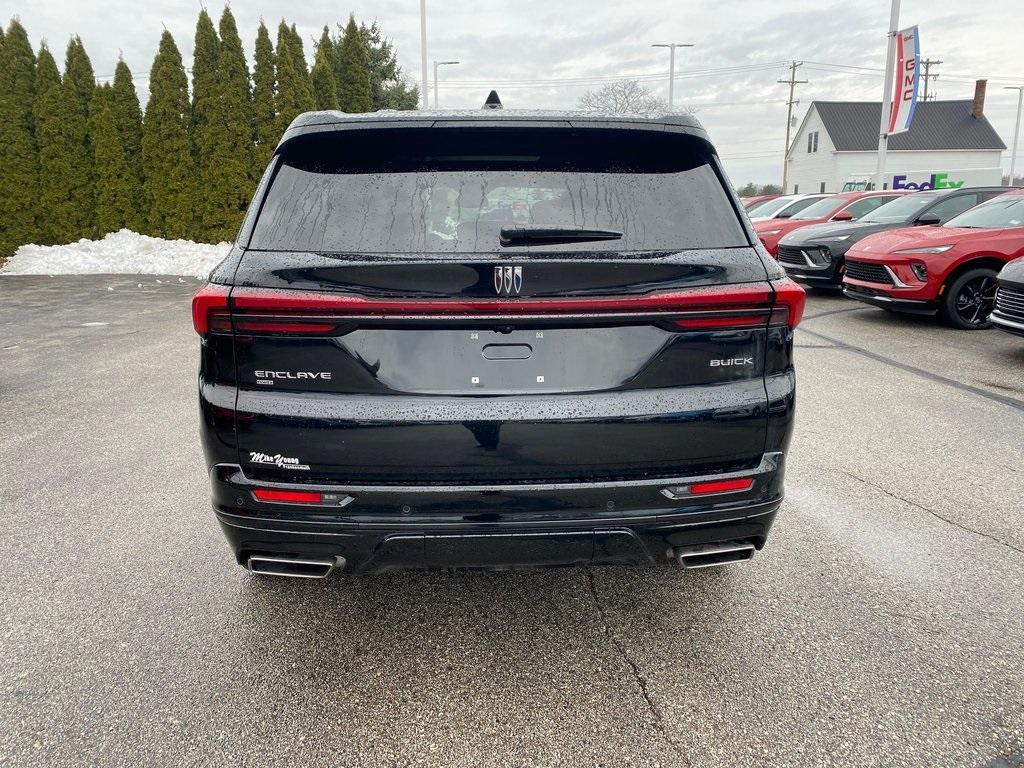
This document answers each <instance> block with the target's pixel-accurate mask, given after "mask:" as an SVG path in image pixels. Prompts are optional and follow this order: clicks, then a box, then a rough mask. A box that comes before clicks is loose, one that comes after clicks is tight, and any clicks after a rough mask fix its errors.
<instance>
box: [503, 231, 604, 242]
mask: <svg viewBox="0 0 1024 768" xmlns="http://www.w3.org/2000/svg"><path fill="white" fill-rule="evenodd" d="M621 239H622V233H621V232H616V231H615V230H614V229H575V228H572V227H502V228H501V244H502V245H555V244H558V243H585V242H589V241H593V240H621Z"/></svg>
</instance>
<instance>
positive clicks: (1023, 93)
mask: <svg viewBox="0 0 1024 768" xmlns="http://www.w3.org/2000/svg"><path fill="white" fill-rule="evenodd" d="M1003 87H1004V88H1005V89H1006V90H1008V91H1016V92H1017V124H1016V125H1015V126H1014V128H1013V149H1012V150H1010V186H1011V187H1012V186H1013V172H1014V170H1016V167H1017V139H1018V138H1019V137H1020V108H1021V104H1022V103H1024V85H1004V86H1003Z"/></svg>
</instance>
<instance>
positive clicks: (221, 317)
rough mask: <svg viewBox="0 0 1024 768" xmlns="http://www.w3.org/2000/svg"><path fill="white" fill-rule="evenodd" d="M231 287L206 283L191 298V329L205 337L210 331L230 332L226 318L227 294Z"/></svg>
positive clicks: (227, 318)
mask: <svg viewBox="0 0 1024 768" xmlns="http://www.w3.org/2000/svg"><path fill="white" fill-rule="evenodd" d="M230 293H231V286H229V285H218V284H217V283H206V284H205V285H201V286H199V290H197V291H196V292H195V294H194V295H193V296H192V327H193V328H195V329H196V333H198V334H199V335H200V336H205V335H206V334H208V333H209V332H210V331H215V330H229V331H230V330H231V326H230V320H229V317H228V294H230ZM225 326H226V327H225Z"/></svg>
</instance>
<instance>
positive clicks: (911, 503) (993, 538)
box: [839, 469, 1024, 555]
mask: <svg viewBox="0 0 1024 768" xmlns="http://www.w3.org/2000/svg"><path fill="white" fill-rule="evenodd" d="M839 471H840V472H841V473H842V474H844V475H846V476H847V477H851V478H853V479H854V480H857V481H858V482H861V483H864V485H867V486H870V487H871V488H874V489H875V490H877V491H881V492H882V493H884V494H885V495H886V496H888V497H890V498H892V499H896V500H897V501H902V502H903V503H904V504H907V505H908V506H911V507H914V508H915V509H920V510H921V511H922V512H927V513H928V514H929V515H931V516H932V517H934V518H935V519H936V520H941V521H942V522H944V523H949V525H952V526H955V527H956V528H959V529H960V530H962V531H966V532H967V533H973V534H974V535H975V536H981V537H982V538H986V539H988V540H989V541H992V542H995V543H996V544H999V545H1001V546H1004V547H1006V548H1007V549H1011V550H1013V551H1014V552H1016V553H1017V554H1019V555H1024V549H1020V548H1019V547H1015V546H1014V545H1013V544H1010V543H1009V542H1008V541H1003V539H1000V538H999V537H998V536H993V535H992V534H990V533H985V532H984V531H979V530H978V529H977V528H971V527H970V526H969V525H964V524H963V523H958V522H957V521H956V520H951V519H950V518H948V517H946V516H944V515H940V514H939V513H938V512H936V511H935V510H934V509H931V508H930V507H926V506H924V505H923V504H918V503H917V502H916V501H912V500H911V499H908V498H906V497H904V496H900V495H899V494H898V493H893V492H892V491H890V490H889V489H887V488H883V487H882V486H880V485H878V484H877V483H873V482H871V481H870V480H867V479H865V478H863V477H861V476H860V475H858V474H856V473H854V472H850V471H849V470H846V469H841V470H839Z"/></svg>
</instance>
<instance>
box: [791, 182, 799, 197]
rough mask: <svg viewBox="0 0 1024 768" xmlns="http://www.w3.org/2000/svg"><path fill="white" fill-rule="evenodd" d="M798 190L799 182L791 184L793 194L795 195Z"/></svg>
mask: <svg viewBox="0 0 1024 768" xmlns="http://www.w3.org/2000/svg"><path fill="white" fill-rule="evenodd" d="M799 191H800V185H799V184H794V185H793V194H794V195H795V194H796V193H797V192H799Z"/></svg>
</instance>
